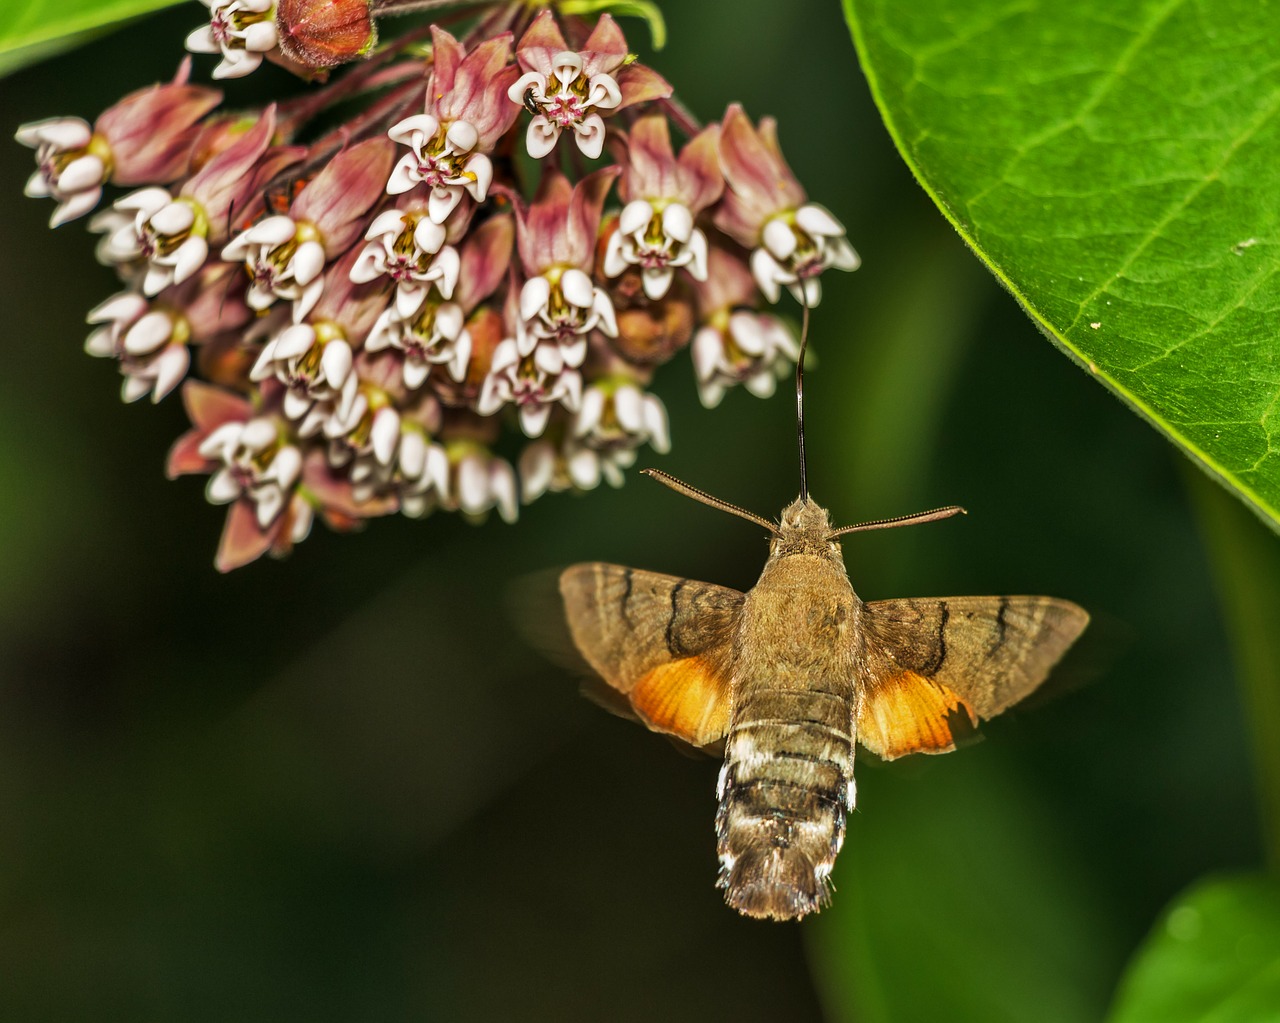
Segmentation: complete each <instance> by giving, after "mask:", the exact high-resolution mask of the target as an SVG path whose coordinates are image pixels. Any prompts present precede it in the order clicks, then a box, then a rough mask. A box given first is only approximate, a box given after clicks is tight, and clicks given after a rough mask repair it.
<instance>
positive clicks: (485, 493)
mask: <svg viewBox="0 0 1280 1023" xmlns="http://www.w3.org/2000/svg"><path fill="white" fill-rule="evenodd" d="M489 505H490V499H489V474H488V472H486V471H485V466H484V461H483V460H482V459H481V458H480V457H479V456H477V455H468V456H466V457H465V458H463V459H462V461H461V462H460V463H458V506H459V507H460V508H461V509H462V510H463V511H465V512H468V513H470V514H472V515H474V514H477V513H478V512H482V511H484V510H485V509H486V508H488V507H489Z"/></svg>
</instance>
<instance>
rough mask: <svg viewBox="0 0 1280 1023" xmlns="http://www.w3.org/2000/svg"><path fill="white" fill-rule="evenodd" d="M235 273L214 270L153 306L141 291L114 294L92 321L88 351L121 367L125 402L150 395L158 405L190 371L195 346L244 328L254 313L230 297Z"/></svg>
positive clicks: (168, 293) (226, 269)
mask: <svg viewBox="0 0 1280 1023" xmlns="http://www.w3.org/2000/svg"><path fill="white" fill-rule="evenodd" d="M230 271H231V268H230V267H227V266H221V267H210V268H207V269H206V270H205V271H203V272H202V273H201V274H200V277H199V279H198V280H196V281H192V282H190V283H189V284H188V285H186V286H183V287H180V288H174V289H170V290H168V291H166V292H164V293H162V294H161V295H160V296H158V297H157V298H156V299H155V300H153V301H148V300H147V299H146V298H144V297H143V296H142V295H139V294H138V293H137V292H122V293H120V294H118V295H113V296H112V297H111V298H109V299H107V300H106V301H105V302H103V303H101V304H100V305H98V306H97V307H95V308H94V309H93V310H92V311H91V312H90V313H89V316H88V322H89V323H90V324H94V325H97V329H96V330H94V331H93V332H92V333H91V334H90V335H89V337H88V339H87V340H86V341H85V346H84V347H85V351H86V352H88V353H89V354H90V355H93V356H97V357H98V358H112V359H116V360H118V361H119V363H120V372H121V374H123V376H124V382H123V384H122V385H121V392H120V397H121V399H122V400H124V401H126V402H133V401H137V400H138V399H139V398H143V397H146V395H148V394H150V395H151V400H152V402H153V403H154V402H158V401H160V400H161V399H162V398H164V397H165V396H166V395H167V394H169V392H170V391H172V390H173V389H174V388H175V387H176V386H177V385H178V384H179V383H180V382H181V380H182V378H183V377H184V376H186V374H187V370H188V369H189V368H190V366H191V355H190V352H189V350H188V345H190V344H203V343H204V342H206V341H209V340H212V339H213V338H214V337H216V336H217V335H218V334H220V333H222V332H223V331H227V330H234V329H236V328H237V327H240V326H243V324H244V323H245V321H246V320H247V319H248V317H249V311H248V309H246V308H245V305H244V303H243V302H241V301H240V300H239V299H238V297H236V296H235V295H234V294H232V293H230V291H229V286H230V285H231V284H232V282H231V281H230V280H229V279H228V278H229V276H230Z"/></svg>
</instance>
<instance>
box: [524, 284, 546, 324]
mask: <svg viewBox="0 0 1280 1023" xmlns="http://www.w3.org/2000/svg"><path fill="white" fill-rule="evenodd" d="M550 298H551V282H550V281H549V280H547V279H546V278H545V277H530V278H529V279H528V280H527V281H525V282H524V287H523V288H521V289H520V318H521V319H523V320H532V319H533V318H534V317H535V316H537V315H538V313H540V312H541V311H542V310H544V309H545V308H546V307H547V302H548V301H549V300H550Z"/></svg>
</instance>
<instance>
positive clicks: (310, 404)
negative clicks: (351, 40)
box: [281, 387, 320, 419]
mask: <svg viewBox="0 0 1280 1023" xmlns="http://www.w3.org/2000/svg"><path fill="white" fill-rule="evenodd" d="M281 408H282V409H283V410H284V414H285V416H287V417H288V418H289V419H301V418H303V417H304V416H305V415H307V413H309V412H311V411H313V410H314V411H320V409H319V408H318V406H317V404H316V400H315V399H314V398H313V397H312V396H311V395H310V394H308V393H307V392H306V391H304V390H302V389H301V388H298V387H290V388H289V389H288V390H287V391H285V392H284V401H283V402H282V403H281Z"/></svg>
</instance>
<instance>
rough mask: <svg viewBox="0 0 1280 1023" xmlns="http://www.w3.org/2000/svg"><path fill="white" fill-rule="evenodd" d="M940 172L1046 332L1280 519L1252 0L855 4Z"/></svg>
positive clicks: (1273, 173)
mask: <svg viewBox="0 0 1280 1023" xmlns="http://www.w3.org/2000/svg"><path fill="white" fill-rule="evenodd" d="M844 5H845V11H846V14H847V16H848V21H849V24H850V26H851V28H852V31H853V37H854V41H855V43H856V45H857V48H858V54H859V56H860V58H861V61H862V67H863V71H864V72H865V74H866V76H867V79H868V81H869V83H870V85H871V90H872V93H873V94H874V97H875V100H876V103H877V104H878V106H879V107H880V111H881V114H882V115H883V117H884V120H885V122H886V124H887V125H888V127H889V131H890V133H891V134H892V135H893V138H894V141H895V142H896V143H897V146H898V149H899V151H900V152H901V154H902V156H903V157H904V158H905V159H906V161H907V163H908V164H909V165H910V166H911V168H912V170H913V171H914V172H915V174H916V176H917V177H918V178H919V180H920V181H921V183H922V184H923V185H924V187H925V189H926V190H927V191H928V192H929V194H930V195H931V196H932V197H933V199H934V201H935V202H936V203H937V204H938V206H939V207H940V208H941V209H942V211H943V212H944V213H945V214H946V215H947V217H948V218H949V219H950V220H951V221H952V223H953V224H954V225H955V227H956V228H957V229H958V230H959V231H960V233H961V234H962V235H963V236H964V238H965V239H966V240H967V241H968V242H969V244H970V245H972V246H973V248H974V250H975V251H976V252H977V253H978V255H979V256H981V257H982V259H983V260H984V261H985V262H986V263H987V264H988V265H989V267H990V268H991V270H992V271H993V272H994V273H995V274H996V276H997V277H998V278H999V279H1000V280H1001V281H1002V282H1003V283H1004V284H1005V285H1006V287H1008V288H1009V289H1010V290H1011V291H1012V292H1013V294H1014V295H1015V296H1016V297H1017V298H1018V300H1019V301H1020V302H1022V303H1023V305H1024V306H1025V307H1026V309H1027V311H1028V312H1029V313H1030V314H1031V316H1032V317H1033V318H1034V319H1035V320H1036V322H1037V323H1038V324H1039V325H1040V327H1041V328H1042V329H1043V330H1044V331H1045V332H1046V333H1047V334H1048V335H1049V336H1050V338H1052V339H1053V340H1054V341H1055V342H1056V343H1057V344H1059V345H1060V346H1061V347H1062V348H1063V349H1065V350H1066V351H1067V352H1069V353H1070V354H1071V355H1072V356H1074V357H1075V358H1076V359H1077V360H1079V361H1080V362H1081V363H1083V364H1084V365H1086V366H1087V367H1088V369H1089V371H1090V372H1092V373H1093V374H1095V375H1096V376H1097V378H1098V379H1099V380H1100V381H1102V382H1103V383H1104V384H1105V385H1106V386H1107V387H1108V388H1110V389H1111V390H1112V391H1114V392H1115V393H1116V394H1117V395H1119V396H1120V397H1121V398H1122V399H1123V400H1125V401H1126V402H1127V403H1128V404H1129V405H1130V406H1131V407H1132V408H1133V409H1134V410H1135V411H1137V412H1138V413H1139V414H1141V415H1142V416H1144V417H1145V418H1147V419H1148V420H1149V421H1150V422H1151V423H1152V424H1153V425H1155V426H1156V427H1157V428H1158V429H1160V430H1161V431H1163V432H1164V433H1165V434H1167V435H1168V437H1169V438H1170V439H1171V440H1172V441H1174V442H1175V443H1176V444H1177V445H1178V446H1179V447H1181V448H1182V449H1183V450H1184V451H1185V452H1186V453H1187V454H1189V455H1190V456H1191V457H1192V458H1194V459H1195V460H1196V461H1197V462H1198V463H1199V464H1200V465H1201V466H1203V467H1204V468H1205V469H1207V470H1208V471H1210V472H1211V473H1213V474H1214V475H1216V476H1217V477H1218V478H1219V479H1220V480H1221V481H1222V482H1223V483H1225V484H1226V485H1227V486H1228V487H1230V488H1231V489H1233V490H1234V492H1235V493H1237V494H1238V495H1239V496H1240V497H1241V498H1242V499H1244V500H1245V501H1246V502H1248V503H1249V504H1251V506H1252V507H1253V508H1254V509H1255V510H1256V511H1257V512H1258V513H1259V514H1260V515H1263V516H1264V517H1266V519H1267V520H1268V522H1269V524H1270V525H1271V526H1272V527H1273V528H1280V416H1277V415H1275V412H1276V408H1277V392H1278V391H1280V357H1278V355H1277V353H1278V352H1280V347H1278V346H1277V339H1276V314H1277V312H1278V311H1280V272H1278V271H1280V244H1278V243H1280V159H1277V156H1278V155H1280V51H1278V50H1277V49H1276V47H1275V28H1276V22H1275V11H1274V9H1272V8H1271V6H1270V5H1265V4H1257V3H1255V2H1253V0H1223V2H1218V3H1213V4H1210V3H1206V2H1203V0H1202V2H1197V3H1182V2H1179V0H1130V2H1127V3H1122V4H1115V3H1113V2H1111V0H1082V2H1079V3H1070V4H1050V3H1038V2H1035V0H1029V2H1026V3H1022V4H1017V5H1012V6H1011V5H1009V4H1007V3H1005V2H1004V0H966V2H964V3H957V2H955V0H919V2H916V3H909V4H906V3H899V2H896V0H844Z"/></svg>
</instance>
